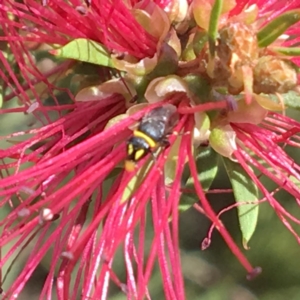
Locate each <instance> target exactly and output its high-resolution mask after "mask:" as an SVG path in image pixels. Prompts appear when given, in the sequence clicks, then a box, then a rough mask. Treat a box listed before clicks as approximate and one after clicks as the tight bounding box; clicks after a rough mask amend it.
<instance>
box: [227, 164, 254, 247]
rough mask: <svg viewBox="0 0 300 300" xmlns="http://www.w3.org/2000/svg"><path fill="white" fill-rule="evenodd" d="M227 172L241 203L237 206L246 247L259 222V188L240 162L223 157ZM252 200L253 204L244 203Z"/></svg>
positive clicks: (236, 197)
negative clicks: (256, 202)
mask: <svg viewBox="0 0 300 300" xmlns="http://www.w3.org/2000/svg"><path fill="white" fill-rule="evenodd" d="M223 160H224V164H225V168H226V171H227V174H228V176H229V179H230V182H231V185H232V189H233V194H234V197H235V201H236V202H237V203H239V202H240V203H241V205H239V206H238V207H237V210H238V218H239V223H240V229H241V232H242V241H243V246H244V248H245V249H248V242H249V240H250V239H251V237H252V235H253V233H254V231H255V228H256V224H257V218H258V212H259V206H258V204H255V201H257V200H258V189H257V186H256V185H255V184H254V183H253V181H252V180H251V178H250V177H249V176H248V174H247V173H246V171H245V170H244V169H243V168H242V167H241V166H240V165H239V164H238V163H235V162H233V161H231V160H229V159H227V158H223ZM244 202H252V203H251V204H243V203H244Z"/></svg>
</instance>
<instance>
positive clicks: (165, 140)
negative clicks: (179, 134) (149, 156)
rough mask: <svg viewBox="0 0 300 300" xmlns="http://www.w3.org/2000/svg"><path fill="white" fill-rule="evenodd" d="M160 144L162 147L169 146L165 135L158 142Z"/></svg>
mask: <svg viewBox="0 0 300 300" xmlns="http://www.w3.org/2000/svg"><path fill="white" fill-rule="evenodd" d="M160 144H161V146H162V147H165V148H167V147H169V146H170V142H169V140H168V138H167V137H165V138H164V139H163V140H162V141H161V142H160Z"/></svg>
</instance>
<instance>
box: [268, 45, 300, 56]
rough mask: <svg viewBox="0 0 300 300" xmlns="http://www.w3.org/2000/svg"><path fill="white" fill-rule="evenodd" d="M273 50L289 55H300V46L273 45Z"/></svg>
mask: <svg viewBox="0 0 300 300" xmlns="http://www.w3.org/2000/svg"><path fill="white" fill-rule="evenodd" d="M272 50H273V51H275V52H278V53H280V54H284V55H288V56H300V47H272Z"/></svg>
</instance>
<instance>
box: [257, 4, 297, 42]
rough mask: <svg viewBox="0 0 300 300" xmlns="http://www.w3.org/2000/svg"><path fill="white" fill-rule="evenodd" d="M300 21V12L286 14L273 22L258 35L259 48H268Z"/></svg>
mask: <svg viewBox="0 0 300 300" xmlns="http://www.w3.org/2000/svg"><path fill="white" fill-rule="evenodd" d="M299 21H300V10H299V9H297V10H292V11H289V12H286V13H284V14H282V15H280V16H279V17H277V18H275V19H274V20H272V21H271V22H270V23H269V24H267V25H266V26H265V27H264V28H262V29H261V30H260V31H259V32H258V34H257V39H258V45H259V47H267V46H269V45H270V44H271V43H273V42H274V41H275V40H276V39H277V38H278V37H279V36H280V35H282V34H283V33H284V32H285V31H286V30H287V29H288V28H289V27H291V26H292V25H294V24H296V23H297V22H299Z"/></svg>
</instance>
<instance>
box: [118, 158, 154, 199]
mask: <svg viewBox="0 0 300 300" xmlns="http://www.w3.org/2000/svg"><path fill="white" fill-rule="evenodd" d="M152 165H153V160H152V159H151V160H150V161H149V163H145V164H144V165H143V166H142V167H141V168H140V169H139V171H138V172H137V173H136V174H135V175H134V176H133V177H132V179H131V180H130V181H129V183H128V185H127V186H126V187H125V189H124V192H123V195H122V198H121V203H124V202H126V201H128V200H129V199H130V198H131V197H132V195H133V193H134V192H135V191H136V190H137V189H138V188H139V187H140V185H141V183H142V181H143V180H144V178H145V177H146V176H147V174H148V171H149V170H150V168H151V166H152ZM134 172H135V171H134Z"/></svg>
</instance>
